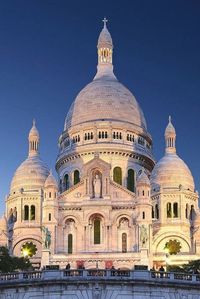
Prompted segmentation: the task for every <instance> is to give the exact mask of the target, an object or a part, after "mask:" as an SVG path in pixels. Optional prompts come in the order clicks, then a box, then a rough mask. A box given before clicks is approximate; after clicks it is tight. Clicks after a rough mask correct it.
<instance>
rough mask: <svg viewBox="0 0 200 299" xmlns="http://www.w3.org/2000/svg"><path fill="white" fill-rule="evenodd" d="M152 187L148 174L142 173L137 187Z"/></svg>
mask: <svg viewBox="0 0 200 299" xmlns="http://www.w3.org/2000/svg"><path fill="white" fill-rule="evenodd" d="M143 184H144V185H150V181H149V178H148V176H147V175H146V173H145V172H144V171H142V173H141V174H140V175H139V177H138V179H137V186H138V185H143Z"/></svg>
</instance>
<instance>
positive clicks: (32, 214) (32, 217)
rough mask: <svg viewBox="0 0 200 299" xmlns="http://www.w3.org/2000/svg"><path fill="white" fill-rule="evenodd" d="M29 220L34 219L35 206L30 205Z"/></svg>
mask: <svg viewBox="0 0 200 299" xmlns="http://www.w3.org/2000/svg"><path fill="white" fill-rule="evenodd" d="M30 220H35V206H31V215H30Z"/></svg>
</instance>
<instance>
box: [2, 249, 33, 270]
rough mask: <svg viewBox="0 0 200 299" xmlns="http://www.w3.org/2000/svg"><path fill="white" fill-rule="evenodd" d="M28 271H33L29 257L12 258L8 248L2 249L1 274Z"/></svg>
mask: <svg viewBox="0 0 200 299" xmlns="http://www.w3.org/2000/svg"><path fill="white" fill-rule="evenodd" d="M28 269H32V265H31V263H30V261H29V259H28V258H27V257H26V258H24V257H16V256H10V255H9V251H8V248H6V247H4V246H1V247H0V272H3V273H7V272H13V271H15V270H28Z"/></svg>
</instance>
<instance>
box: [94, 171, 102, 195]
mask: <svg viewBox="0 0 200 299" xmlns="http://www.w3.org/2000/svg"><path fill="white" fill-rule="evenodd" d="M93 188H94V197H97V198H100V197H101V179H100V178H99V175H98V174H96V175H95V178H94V179H93Z"/></svg>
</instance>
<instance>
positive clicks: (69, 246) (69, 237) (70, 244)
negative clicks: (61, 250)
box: [67, 234, 73, 254]
mask: <svg viewBox="0 0 200 299" xmlns="http://www.w3.org/2000/svg"><path fill="white" fill-rule="evenodd" d="M67 251H68V253H69V254H72V252H73V235H72V234H68V250H67Z"/></svg>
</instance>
